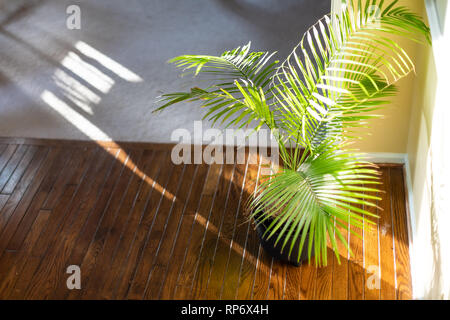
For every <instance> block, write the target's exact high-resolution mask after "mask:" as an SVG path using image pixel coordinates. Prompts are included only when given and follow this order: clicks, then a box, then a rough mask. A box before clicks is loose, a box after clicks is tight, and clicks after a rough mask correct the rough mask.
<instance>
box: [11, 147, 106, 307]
mask: <svg viewBox="0 0 450 320" xmlns="http://www.w3.org/2000/svg"><path fill="white" fill-rule="evenodd" d="M98 151H99V149H97V148H91V149H89V150H88V151H87V153H86V155H85V159H86V161H84V162H82V163H81V164H80V165H79V167H78V168H76V167H75V168H73V171H72V170H70V172H71V174H72V176H71V177H70V179H69V181H68V183H67V185H66V186H65V188H64V192H63V194H62V195H61V197H60V198H59V199H58V202H57V204H56V206H55V207H54V209H53V210H52V214H51V216H50V217H49V219H48V223H47V225H46V227H45V229H44V230H43V232H41V234H40V236H39V238H38V240H37V241H36V243H35V244H34V246H33V247H32V250H31V252H30V254H29V255H28V256H27V257H26V261H25V263H24V267H23V270H22V272H21V276H20V278H18V279H17V281H16V283H15V285H14V288H13V290H12V291H11V292H10V295H9V297H10V298H11V299H23V297H24V295H25V292H26V291H27V290H28V286H29V284H30V281H31V279H32V277H33V276H34V273H35V271H36V269H37V268H38V267H39V264H40V262H41V260H42V258H44V257H45V253H46V252H47V250H48V248H49V247H50V245H51V243H52V242H53V241H54V240H55V239H54V235H55V234H57V233H58V230H59V229H60V228H61V226H62V225H63V224H64V221H65V219H67V213H68V212H70V211H71V210H72V207H73V206H76V204H77V201H78V199H77V198H78V197H77V195H78V191H79V190H80V187H86V184H81V182H82V181H83V177H85V176H86V175H87V174H88V173H89V174H92V173H93V171H94V170H95V165H96V162H95V161H93V160H94V159H97V155H98ZM91 166H92V167H94V169H91V171H89V170H88V169H89V168H91ZM80 173H82V174H80Z"/></svg>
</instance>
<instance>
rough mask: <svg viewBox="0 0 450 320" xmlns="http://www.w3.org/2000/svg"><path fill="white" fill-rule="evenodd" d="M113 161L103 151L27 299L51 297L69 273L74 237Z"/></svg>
mask: <svg viewBox="0 0 450 320" xmlns="http://www.w3.org/2000/svg"><path fill="white" fill-rule="evenodd" d="M113 162H114V161H113V158H112V157H111V156H110V155H109V154H108V153H107V152H106V151H103V152H102V154H101V155H100V157H99V158H98V163H97V166H96V167H94V168H95V171H94V172H92V173H91V174H89V175H88V177H89V178H91V179H89V180H91V181H89V182H91V183H89V187H87V188H85V189H84V188H83V189H84V190H83V191H82V192H81V195H82V196H83V197H82V199H80V201H79V203H78V205H77V206H74V207H73V210H72V211H71V212H69V214H68V216H67V219H66V220H65V221H64V224H63V226H62V228H61V229H60V231H59V232H58V233H57V236H56V237H55V240H57V241H53V242H52V243H51V245H50V248H49V250H48V251H47V253H46V258H45V259H42V260H41V262H40V265H39V267H38V269H37V270H36V272H35V274H34V276H33V278H32V279H31V282H30V285H29V288H28V290H27V292H26V293H25V297H26V298H27V299H33V298H35V299H37V298H38V297H40V298H41V299H44V298H50V297H51V295H52V293H53V290H54V289H55V288H56V287H57V286H58V284H59V283H60V281H65V280H64V279H63V277H65V276H66V272H65V270H66V268H67V267H68V265H65V262H66V260H67V258H68V256H69V254H70V252H71V250H72V248H73V246H74V245H75V243H74V240H75V239H76V236H77V234H78V232H79V230H80V229H81V228H82V226H83V225H84V223H85V221H86V219H87V217H88V215H89V212H90V211H91V209H92V208H93V207H94V205H95V203H96V201H97V198H98V195H99V193H100V191H101V190H102V187H103V185H104V182H105V180H106V179H107V176H108V174H109V172H110V169H111V166H112V164H113ZM87 181H88V180H87ZM80 189H81V188H80Z"/></svg>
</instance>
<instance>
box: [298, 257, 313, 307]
mask: <svg viewBox="0 0 450 320" xmlns="http://www.w3.org/2000/svg"><path fill="white" fill-rule="evenodd" d="M301 268H302V271H301V274H300V300H314V297H315V294H316V285H317V268H316V266H315V260H314V258H312V259H311V262H308V261H305V262H303V263H302V266H301Z"/></svg>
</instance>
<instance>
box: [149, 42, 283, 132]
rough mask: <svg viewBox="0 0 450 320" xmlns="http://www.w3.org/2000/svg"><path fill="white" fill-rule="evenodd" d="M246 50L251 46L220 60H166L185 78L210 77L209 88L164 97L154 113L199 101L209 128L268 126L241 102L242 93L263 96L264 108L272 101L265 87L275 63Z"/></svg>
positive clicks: (201, 57)
mask: <svg viewBox="0 0 450 320" xmlns="http://www.w3.org/2000/svg"><path fill="white" fill-rule="evenodd" d="M250 46H251V43H248V44H247V45H245V46H243V47H238V48H236V49H233V50H230V51H226V52H224V53H223V54H222V55H221V56H208V55H183V56H179V57H176V58H173V59H171V60H169V62H170V63H174V64H175V65H176V66H177V67H179V68H182V69H183V70H184V71H185V72H186V73H187V74H193V75H194V76H196V75H199V74H203V75H208V76H212V77H211V78H210V79H209V80H210V81H211V82H213V84H212V85H210V86H208V87H207V88H205V89H200V88H193V89H191V91H190V92H180V93H171V94H164V95H162V96H161V99H160V102H162V103H163V104H162V105H161V106H160V107H158V108H157V109H156V110H155V111H161V110H163V109H165V108H167V107H169V106H171V105H174V104H177V103H180V102H194V101H202V102H203V104H202V107H204V108H208V112H207V113H206V115H205V117H204V119H208V120H210V121H212V122H213V124H214V123H216V122H217V121H219V120H221V122H222V123H226V126H227V127H228V126H230V125H238V126H241V127H242V126H245V125H247V124H249V123H250V122H251V121H254V120H259V121H260V122H259V124H260V125H261V124H264V123H265V124H270V123H271V122H270V121H265V120H267V119H261V118H260V116H261V114H259V115H258V114H256V113H255V112H254V111H255V110H254V109H251V108H248V106H249V105H252V103H251V102H245V101H244V100H245V98H246V94H245V92H247V93H250V92H252V93H254V92H258V95H260V96H261V93H264V94H263V96H264V97H262V96H261V98H263V99H262V100H264V103H265V104H266V105H267V102H266V101H268V100H271V99H272V96H271V95H270V90H269V88H268V85H269V83H270V81H271V76H272V75H273V72H274V69H275V67H276V65H277V63H278V61H272V62H271V59H272V57H273V55H274V54H275V52H273V53H269V52H250ZM266 95H268V97H267V98H266ZM249 96H251V95H247V97H249ZM242 114H244V115H242ZM258 127H259V126H258Z"/></svg>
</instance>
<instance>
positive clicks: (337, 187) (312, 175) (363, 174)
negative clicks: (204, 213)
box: [249, 145, 380, 265]
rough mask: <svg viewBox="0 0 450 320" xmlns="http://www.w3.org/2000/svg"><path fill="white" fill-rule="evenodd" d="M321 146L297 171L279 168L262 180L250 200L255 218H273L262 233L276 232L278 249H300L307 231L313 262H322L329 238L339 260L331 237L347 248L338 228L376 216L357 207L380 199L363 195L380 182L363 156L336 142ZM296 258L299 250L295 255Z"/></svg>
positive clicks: (372, 190)
mask: <svg viewBox="0 0 450 320" xmlns="http://www.w3.org/2000/svg"><path fill="white" fill-rule="evenodd" d="M322 148H323V149H324V150H325V151H324V152H322V153H321V154H320V155H318V156H314V155H312V154H310V155H308V156H307V157H305V160H304V161H303V163H301V164H300V165H299V168H298V170H291V169H284V170H283V171H281V172H280V173H278V174H275V175H273V176H272V177H270V178H267V180H265V181H263V182H262V184H261V185H260V187H259V189H258V192H257V196H256V197H255V198H253V199H251V202H250V205H249V208H250V210H251V212H252V216H253V217H255V218H256V217H258V218H257V221H258V223H262V222H264V221H266V220H268V219H270V220H271V221H272V222H271V223H270V225H269V227H268V229H267V231H266V234H265V237H266V238H267V239H270V238H271V237H274V236H276V243H278V242H279V241H282V250H288V252H289V255H291V253H292V250H293V248H294V246H295V244H296V243H297V242H298V241H300V248H303V245H304V242H305V241H306V235H307V234H308V233H309V234H310V236H309V243H308V248H309V249H308V257H309V259H311V256H312V254H313V252H312V248H313V247H314V250H315V252H314V255H315V256H316V263H317V264H318V265H326V264H327V260H326V259H327V258H326V257H327V254H326V250H327V245H328V242H330V244H331V247H332V248H333V249H334V252H335V253H336V256H337V259H338V260H339V253H338V250H337V242H336V238H337V239H339V240H340V241H342V242H343V243H344V245H345V247H346V248H347V249H348V250H350V248H349V246H348V243H347V241H346V240H345V238H344V237H343V236H342V234H341V231H340V230H339V229H338V228H337V227H338V226H340V227H343V228H344V229H345V230H348V231H349V226H354V227H357V228H362V227H363V217H362V215H365V216H366V217H376V216H375V215H373V214H372V213H370V212H368V211H366V210H363V209H361V206H365V207H374V206H375V204H373V203H372V201H374V200H379V199H380V198H379V197H376V196H369V195H367V194H365V193H367V192H377V191H378V190H377V189H376V188H374V187H376V185H378V184H379V183H380V182H379V173H378V171H377V170H376V167H374V165H372V164H370V163H368V162H365V161H363V159H362V156H361V155H360V154H355V153H351V152H349V151H340V149H341V146H339V145H335V146H331V145H328V146H322ZM362 185H363V186H362ZM365 222H366V223H367V222H368V223H373V222H371V221H370V220H367V219H366V221H365ZM366 227H367V226H366ZM350 232H352V231H350ZM313 243H314V246H313ZM300 257H301V252H299V255H298V257H296V258H297V259H299V260H300Z"/></svg>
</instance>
